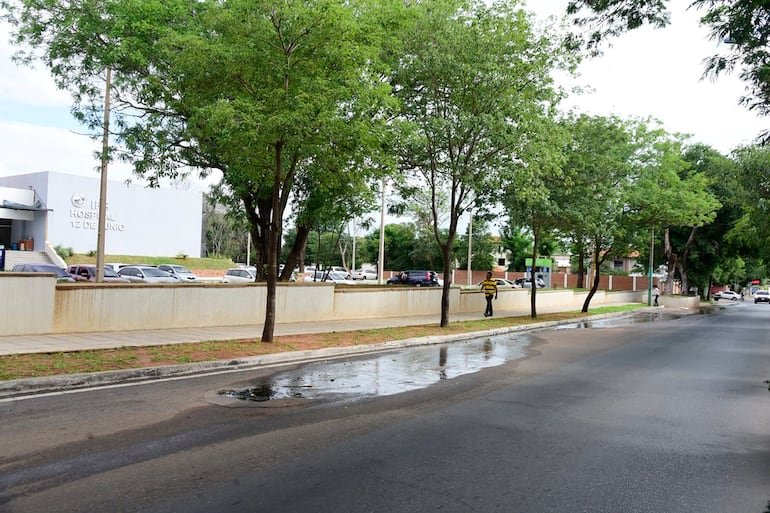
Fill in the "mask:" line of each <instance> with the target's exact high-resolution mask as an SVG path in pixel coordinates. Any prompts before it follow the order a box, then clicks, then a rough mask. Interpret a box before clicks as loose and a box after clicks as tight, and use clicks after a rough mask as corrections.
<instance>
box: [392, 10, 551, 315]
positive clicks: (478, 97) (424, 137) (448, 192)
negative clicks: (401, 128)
mask: <svg viewBox="0 0 770 513" xmlns="http://www.w3.org/2000/svg"><path fill="white" fill-rule="evenodd" d="M411 12H412V14H413V19H412V23H411V24H410V25H409V26H408V30H405V31H404V32H403V39H404V46H403V48H404V54H403V55H401V56H399V58H398V60H397V63H396V64H395V65H394V67H395V72H394V73H393V75H392V77H391V79H392V84H393V90H394V94H395V96H396V98H398V100H400V102H401V105H402V115H401V118H400V121H401V122H402V123H403V124H404V125H406V126H407V127H409V129H410V131H409V135H408V136H407V137H406V138H405V140H404V141H403V145H402V151H401V153H400V157H401V159H400V169H401V170H402V171H403V172H404V173H405V174H406V175H407V176H408V178H409V179H410V180H411V182H410V184H417V185H418V186H420V187H424V188H426V189H427V190H428V191H430V194H431V201H430V204H429V205H430V210H431V215H432V219H433V236H434V238H435V241H436V243H437V244H438V246H439V247H440V248H441V254H442V259H443V271H444V289H443V294H442V300H441V326H446V325H447V324H448V322H449V318H448V313H449V287H450V285H451V280H450V276H451V264H452V262H451V260H452V259H451V253H452V249H453V248H454V245H455V239H456V236H457V229H458V221H459V219H460V217H461V216H462V215H463V214H464V213H465V212H466V211H467V210H468V209H469V208H470V207H471V206H473V208H474V211H476V212H480V211H481V210H483V209H488V208H490V207H491V206H493V205H494V204H495V202H496V200H497V197H498V196H499V194H500V192H501V191H502V189H503V187H504V184H505V183H506V182H508V181H510V175H511V174H512V173H515V172H516V171H517V170H521V169H522V167H521V166H520V165H519V160H518V158H519V154H520V153H521V151H520V149H521V147H522V146H524V145H525V144H526V140H527V137H528V133H529V132H530V131H531V130H532V127H533V125H537V124H538V123H539V120H540V119H542V118H543V117H545V116H546V114H547V113H548V109H549V107H550V106H551V105H552V103H553V102H555V101H556V99H557V94H556V92H555V90H554V88H553V87H552V79H551V72H552V71H553V70H554V69H555V68H556V67H557V66H558V65H559V63H560V56H561V55H560V51H559V49H558V48H557V47H556V46H555V45H554V44H553V43H552V42H551V40H550V39H549V38H547V37H545V36H539V35H537V34H535V32H534V30H533V27H532V23H531V21H530V19H529V18H528V16H527V14H526V13H525V12H524V11H523V10H521V9H520V6H519V3H518V2H517V1H512V2H507V3H502V2H501V3H495V4H492V5H487V4H486V3H484V2H480V1H468V2H460V1H452V0H436V1H432V2H421V3H417V2H415V3H413V4H411ZM442 195H443V197H446V198H447V200H448V204H447V207H448V215H446V214H447V213H446V212H440V211H439V201H438V199H439V198H440V197H441V196H442ZM444 216H446V219H447V225H445V226H442V225H441V224H440V220H441V219H442V218H443V217H444Z"/></svg>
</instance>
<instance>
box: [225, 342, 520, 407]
mask: <svg viewBox="0 0 770 513" xmlns="http://www.w3.org/2000/svg"><path fill="white" fill-rule="evenodd" d="M530 343H531V340H530V338H529V337H528V336H527V335H522V334H509V335H499V336H494V337H486V338H480V339H473V340H468V341H465V342H453V343H451V344H441V345H432V346H419V347H414V348H409V349H404V350H402V351H397V352H386V353H378V354H376V355H373V356H371V357H369V358H362V359H355V360H347V361H328V362H316V363H311V364H308V365H304V366H302V367H301V368H299V369H295V370H291V371H286V372H282V373H279V374H275V375H273V376H269V377H267V378H264V379H263V380H261V381H260V382H259V383H256V384H255V386H254V387H251V388H247V389H242V390H223V391H220V392H219V394H220V395H223V396H226V397H232V398H235V399H243V400H249V401H268V400H271V399H288V398H297V399H299V398H301V399H318V398H320V397H329V396H344V395H350V396H359V397H364V396H386V395H393V394H399V393H402V392H407V391H409V390H415V389H419V388H425V387H427V386H429V385H432V384H434V383H436V382H438V381H440V380H442V379H451V378H455V377H458V376H462V375H463V374H470V373H473V372H478V371H479V370H481V369H483V368H485V367H494V366H497V365H503V364H504V363H506V362H509V361H511V360H517V359H519V358H523V357H524V356H525V349H526V347H527V346H529V344H530Z"/></svg>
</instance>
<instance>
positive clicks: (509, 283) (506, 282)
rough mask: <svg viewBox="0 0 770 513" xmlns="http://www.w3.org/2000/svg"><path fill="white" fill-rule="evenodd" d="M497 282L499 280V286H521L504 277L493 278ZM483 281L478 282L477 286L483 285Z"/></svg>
mask: <svg viewBox="0 0 770 513" xmlns="http://www.w3.org/2000/svg"><path fill="white" fill-rule="evenodd" d="M493 279H494V280H495V282H497V288H501V287H505V288H520V287H521V286H518V285H515V284H514V283H513V282H512V281H511V280H506V279H503V278H493ZM481 283H482V282H478V283H477V284H476V287H481Z"/></svg>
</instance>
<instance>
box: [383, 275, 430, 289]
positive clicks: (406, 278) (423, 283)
mask: <svg viewBox="0 0 770 513" xmlns="http://www.w3.org/2000/svg"><path fill="white" fill-rule="evenodd" d="M388 284H390V285H393V284H397V285H414V286H415V287H438V285H439V283H438V276H437V275H436V273H435V272H434V271H401V272H400V273H399V274H398V275H397V276H394V277H392V278H391V279H389V280H388Z"/></svg>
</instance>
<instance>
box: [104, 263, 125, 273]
mask: <svg viewBox="0 0 770 513" xmlns="http://www.w3.org/2000/svg"><path fill="white" fill-rule="evenodd" d="M127 265H128V264H119V263H117V262H107V263H105V264H104V268H105V269H112V270H113V271H115V272H116V273H117V272H118V271H120V269H121V268H122V267H125V266H127Z"/></svg>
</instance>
